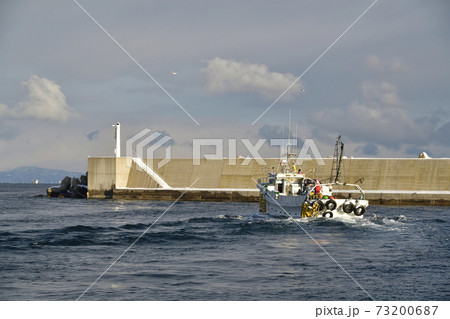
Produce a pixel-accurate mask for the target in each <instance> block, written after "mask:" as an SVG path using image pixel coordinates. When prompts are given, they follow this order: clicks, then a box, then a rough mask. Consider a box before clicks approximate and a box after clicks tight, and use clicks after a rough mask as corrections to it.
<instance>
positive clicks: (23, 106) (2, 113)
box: [0, 75, 77, 122]
mask: <svg viewBox="0 0 450 319" xmlns="http://www.w3.org/2000/svg"><path fill="white" fill-rule="evenodd" d="M22 86H23V87H25V88H26V89H27V90H28V95H27V96H26V97H25V98H24V99H22V100H21V101H20V102H19V103H17V104H16V105H15V106H14V107H11V108H9V107H7V106H6V105H4V104H0V117H9V118H31V119H38V120H49V121H56V122H67V120H68V119H69V118H71V117H73V116H76V115H77V113H76V112H75V111H74V110H73V109H72V108H70V107H69V105H67V101H66V97H65V95H64V93H62V91H61V87H60V86H59V85H57V84H56V83H55V82H53V81H51V80H48V79H46V78H40V77H38V76H37V75H32V76H31V77H30V78H29V79H28V80H27V81H24V82H22Z"/></svg>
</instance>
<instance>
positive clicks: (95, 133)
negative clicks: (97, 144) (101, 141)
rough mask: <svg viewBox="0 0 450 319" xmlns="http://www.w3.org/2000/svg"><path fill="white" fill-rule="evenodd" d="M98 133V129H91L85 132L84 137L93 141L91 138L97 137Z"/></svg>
mask: <svg viewBox="0 0 450 319" xmlns="http://www.w3.org/2000/svg"><path fill="white" fill-rule="evenodd" d="M99 134H100V131H99V130H95V131H92V132H91V133H88V134H86V138H87V139H88V140H89V141H93V140H96V139H98V135H99Z"/></svg>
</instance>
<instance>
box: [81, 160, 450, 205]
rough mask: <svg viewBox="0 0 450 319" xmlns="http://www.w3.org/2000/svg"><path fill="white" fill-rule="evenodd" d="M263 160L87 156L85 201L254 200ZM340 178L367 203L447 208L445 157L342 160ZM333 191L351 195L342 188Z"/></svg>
mask: <svg viewBox="0 0 450 319" xmlns="http://www.w3.org/2000/svg"><path fill="white" fill-rule="evenodd" d="M263 161H264V163H261V159H260V160H259V162H260V163H258V161H257V160H254V159H252V160H247V161H246V160H245V159H217V160H211V159H209V160H206V159H202V160H200V165H194V163H193V160H192V159H172V160H170V161H169V162H168V163H167V164H166V165H164V166H162V167H160V168H158V163H159V162H160V160H158V159H154V160H145V159H144V160H139V161H137V160H136V159H132V158H125V157H118V158H115V157H90V158H89V159H88V172H89V182H88V198H114V199H154V200H174V199H177V198H178V197H180V196H182V197H181V199H182V200H204V201H257V200H258V194H259V192H258V190H257V188H256V186H255V184H256V181H257V180H258V179H259V178H264V177H266V176H267V172H268V170H270V169H272V167H274V168H277V167H278V164H279V159H263ZM299 162H300V163H299V164H298V165H297V167H301V168H302V171H303V172H304V173H306V175H307V176H309V177H311V178H316V179H319V180H324V179H327V178H330V172H331V165H332V159H330V158H326V159H323V163H322V164H323V165H320V163H319V161H316V160H303V161H302V160H301V159H300V160H299ZM147 168H150V170H148V169H147ZM340 180H341V181H342V182H347V183H355V182H356V183H359V184H360V185H361V187H362V188H363V189H364V190H365V191H366V198H367V199H368V200H369V201H370V203H371V204H372V205H376V204H386V205H440V206H441V205H450V159H422V158H420V159H363V158H347V159H344V160H343V164H342V172H341V178H340ZM186 188H189V189H188V190H186ZM335 190H336V191H337V193H338V194H339V195H340V196H349V195H351V194H352V191H351V190H349V189H346V188H345V187H343V186H341V187H340V188H339V189H338V188H337V187H335ZM183 193H184V194H183Z"/></svg>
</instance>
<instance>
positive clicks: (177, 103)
mask: <svg viewBox="0 0 450 319" xmlns="http://www.w3.org/2000/svg"><path fill="white" fill-rule="evenodd" d="M77 2H78V4H79V5H78V4H77ZM77 2H76V1H73V0H64V1H61V0H58V1H56V0H54V1H46V0H42V1H31V0H30V1H27V0H21V1H13V0H2V1H1V2H0V30H1V32H0V49H1V51H0V52H1V53H0V69H1V76H0V154H1V156H0V170H9V169H13V168H16V167H21V166H39V167H43V168H58V169H67V170H78V171H85V170H86V169H87V158H88V156H113V155H114V154H113V152H114V140H113V139H114V130H113V127H112V125H113V124H114V123H116V122H117V121H119V122H120V123H121V127H122V149H124V148H125V140H126V139H128V138H131V137H132V136H134V135H135V134H136V133H138V132H140V131H141V130H143V129H145V128H148V129H150V130H151V131H152V132H162V133H163V134H162V136H164V135H170V137H172V140H171V142H170V145H171V152H172V157H178V158H190V157H192V145H193V139H218V138H219V139H224V141H225V142H224V145H228V141H229V140H230V139H237V142H236V143H237V153H236V155H243V156H246V155H248V152H247V150H246V148H245V145H244V143H243V142H242V139H248V140H250V141H251V142H252V144H253V145H254V144H256V143H257V141H258V140H259V139H272V138H281V137H287V136H288V126H289V113H290V112H291V114H292V115H291V117H292V120H291V135H293V136H295V137H297V138H298V144H299V147H301V145H302V144H303V141H304V140H305V139H313V141H314V143H315V144H316V145H317V147H318V149H319V150H320V153H321V154H322V155H323V156H324V157H326V156H329V155H332V153H333V147H334V143H335V139H336V137H337V136H338V135H340V134H341V135H342V139H343V141H344V143H345V147H346V149H345V153H346V155H347V156H353V157H406V158H415V157H417V156H418V155H419V153H420V152H422V151H425V152H427V153H428V154H429V155H430V156H431V157H434V158H438V157H450V138H449V136H450V89H449V86H450V60H449V57H450V32H449V31H450V3H449V2H448V1H445V0H432V1H425V0H379V1H377V2H376V3H375V4H373V2H374V0H369V1H366V0H341V1H334V0H295V1H276V2H275V1H265V0H260V1H215V0H214V1H195V0H194V1H175V0H174V1H140V0H129V1H115V0H110V1H99V0H90V1H87V0H77ZM372 4H373V6H372V7H371V8H370V9H369V10H368V11H367V12H366V13H365V14H364V15H363V16H362V17H361V18H360V19H359V20H358V21H357V22H356V23H355V24H354V25H352V23H354V22H355V20H356V19H357V18H358V17H359V16H360V15H361V14H362V13H363V12H364V11H365V10H366V9H368V8H369V6H371V5H372ZM80 6H81V7H83V8H84V10H86V12H87V13H88V14H89V15H90V16H91V17H92V18H93V19H95V20H96V21H97V23H98V24H99V25H100V26H101V27H100V26H99V25H97V24H96V23H95V22H94V21H93V19H92V18H91V17H89V15H88V14H87V13H86V12H85V11H84V10H83V9H82V8H81V7H80ZM351 25H352V26H351ZM349 26H351V27H350V28H349ZM102 28H103V29H102ZM348 28H349V29H348ZM346 29H348V30H347V32H345V34H343V33H344V31H345V30H346ZM106 32H107V33H109V35H110V36H111V37H112V38H114V40H113V39H111V37H110V36H108V34H107V33H106ZM342 34H343V35H342ZM341 35H342V36H341ZM336 40H337V41H336ZM333 43H334V44H333ZM332 44H333V45H332ZM330 45H331V47H330ZM327 49H328V50H327ZM174 73H176V74H174ZM300 76H301V78H299V77H300ZM297 79H298V80H297ZM296 80H297V81H296ZM295 81H296V82H295ZM288 88H289V89H288ZM287 89H288V90H287ZM286 90H287V91H286ZM283 93H284V94H283ZM269 106H271V107H270V108H269ZM268 108H269V109H268ZM267 109H268V110H267ZM266 110H267V112H265V111H266ZM263 112H265V113H264V115H262V116H261V114H262V113H263ZM295 132H296V133H295ZM260 153H261V155H262V156H267V157H275V156H277V155H278V154H279V149H278V148H277V147H274V146H270V145H269V144H268V143H265V144H264V145H263V147H262V148H261V149H260ZM227 154H228V151H227V150H225V151H224V156H227Z"/></svg>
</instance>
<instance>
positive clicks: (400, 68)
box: [366, 55, 410, 72]
mask: <svg viewBox="0 0 450 319" xmlns="http://www.w3.org/2000/svg"><path fill="white" fill-rule="evenodd" d="M366 65H367V67H368V68H369V69H371V70H375V71H381V72H407V71H409V70H410V68H409V66H408V65H407V64H406V63H405V62H404V61H403V60H402V59H400V58H395V59H392V60H387V59H384V60H381V59H380V58H379V57H377V56H376V55H370V56H368V57H367V60H366Z"/></svg>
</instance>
